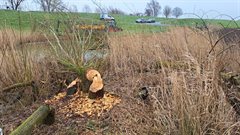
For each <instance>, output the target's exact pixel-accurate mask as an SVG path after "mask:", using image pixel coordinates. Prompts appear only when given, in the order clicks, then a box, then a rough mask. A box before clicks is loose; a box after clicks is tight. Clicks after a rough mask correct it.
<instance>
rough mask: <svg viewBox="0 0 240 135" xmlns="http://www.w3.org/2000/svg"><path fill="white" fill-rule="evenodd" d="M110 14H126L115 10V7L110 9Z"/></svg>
mask: <svg viewBox="0 0 240 135" xmlns="http://www.w3.org/2000/svg"><path fill="white" fill-rule="evenodd" d="M108 13H109V14H121V15H124V14H125V13H124V12H123V11H122V10H121V9H118V8H113V7H109V8H108Z"/></svg>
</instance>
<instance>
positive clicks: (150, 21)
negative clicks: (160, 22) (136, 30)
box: [146, 19, 156, 23]
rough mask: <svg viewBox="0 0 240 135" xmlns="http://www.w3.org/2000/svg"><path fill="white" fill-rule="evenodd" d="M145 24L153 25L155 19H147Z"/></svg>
mask: <svg viewBox="0 0 240 135" xmlns="http://www.w3.org/2000/svg"><path fill="white" fill-rule="evenodd" d="M146 22H147V23H155V22H156V21H155V19H148V20H146Z"/></svg>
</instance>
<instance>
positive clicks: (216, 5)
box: [0, 0, 240, 18]
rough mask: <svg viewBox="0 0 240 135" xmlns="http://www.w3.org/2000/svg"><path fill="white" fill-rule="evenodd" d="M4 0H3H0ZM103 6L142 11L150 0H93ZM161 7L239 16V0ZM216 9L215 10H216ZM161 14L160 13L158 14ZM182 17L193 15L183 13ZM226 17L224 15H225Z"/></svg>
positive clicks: (172, 1)
mask: <svg viewBox="0 0 240 135" xmlns="http://www.w3.org/2000/svg"><path fill="white" fill-rule="evenodd" d="M0 1H4V0H0ZM32 1H33V0H26V2H25V4H24V8H25V10H35V9H37V8H38V6H36V5H35V4H34V3H33V2H32ZM63 1H64V3H66V4H67V5H68V6H72V5H76V6H77V8H78V11H80V12H81V11H82V9H83V6H84V5H89V6H90V8H91V9H92V11H94V10H95V8H96V6H95V5H94V4H93V3H92V1H91V0H63ZM95 1H97V2H98V3H100V4H101V5H102V6H104V7H109V6H111V7H114V8H119V9H121V10H123V11H125V12H127V13H133V12H144V9H145V7H146V3H147V2H149V1H150V0H95ZM157 1H158V2H159V3H160V5H161V7H162V8H163V7H164V6H166V5H168V6H170V7H172V8H174V7H176V6H178V7H180V8H182V9H183V11H184V13H195V14H198V15H199V16H202V15H203V14H205V13H206V12H208V11H210V12H209V13H208V14H207V15H206V16H205V18H213V17H215V16H218V15H219V14H227V15H229V16H232V17H238V16H240V0H157ZM216 11H217V12H216ZM160 16H161V15H160ZM183 17H193V16H192V15H191V16H190V15H185V16H183ZM225 18H226V17H225Z"/></svg>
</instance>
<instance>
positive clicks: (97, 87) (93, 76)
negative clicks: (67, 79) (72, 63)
mask: <svg viewBox="0 0 240 135" xmlns="http://www.w3.org/2000/svg"><path fill="white" fill-rule="evenodd" d="M86 78H87V80H89V81H91V82H92V83H91V85H90V87H89V92H88V98H90V99H97V98H103V96H104V89H103V80H102V78H101V75H100V73H99V72H98V71H97V70H93V69H91V70H88V71H87V73H86Z"/></svg>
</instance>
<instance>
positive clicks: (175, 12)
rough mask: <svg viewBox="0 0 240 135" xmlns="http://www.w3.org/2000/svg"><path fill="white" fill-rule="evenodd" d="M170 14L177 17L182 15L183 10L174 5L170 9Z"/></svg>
mask: <svg viewBox="0 0 240 135" xmlns="http://www.w3.org/2000/svg"><path fill="white" fill-rule="evenodd" d="M172 15H173V16H175V17H176V18H178V17H179V16H181V15H183V11H182V9H181V8H179V7H175V8H174V9H173V11H172Z"/></svg>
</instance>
